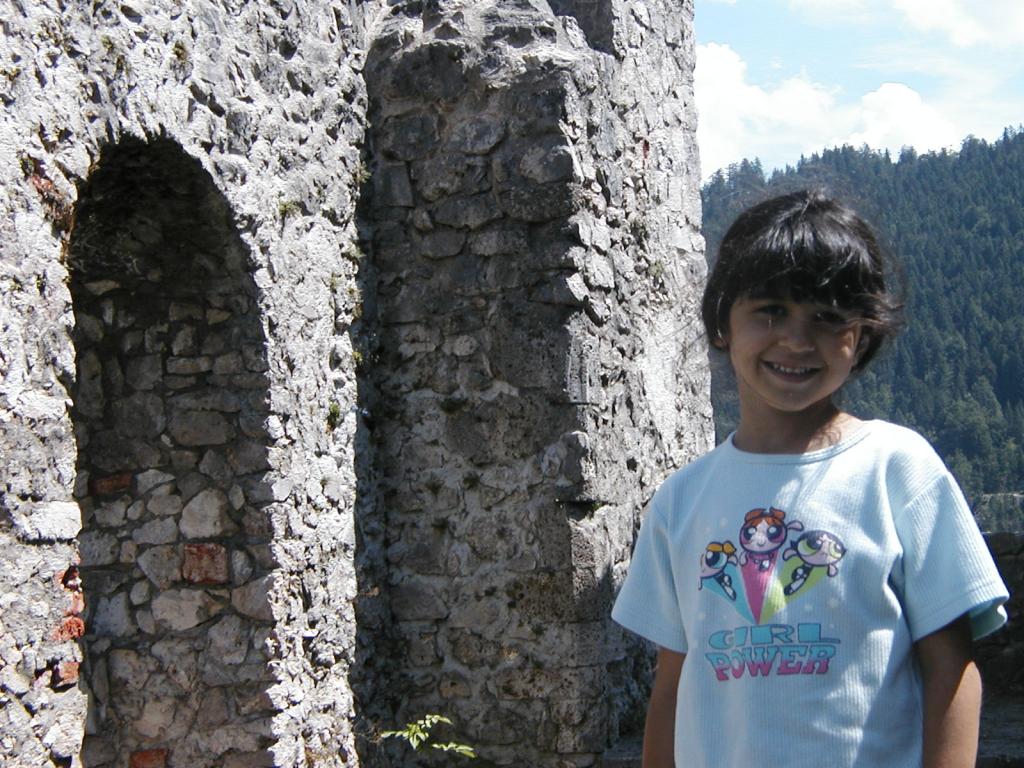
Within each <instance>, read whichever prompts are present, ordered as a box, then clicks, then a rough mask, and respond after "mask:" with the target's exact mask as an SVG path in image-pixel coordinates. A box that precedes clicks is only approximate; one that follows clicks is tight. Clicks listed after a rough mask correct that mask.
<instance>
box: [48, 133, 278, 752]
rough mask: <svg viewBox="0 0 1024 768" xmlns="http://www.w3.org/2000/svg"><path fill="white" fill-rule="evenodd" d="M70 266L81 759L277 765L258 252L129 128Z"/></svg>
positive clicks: (93, 196) (96, 184)
mask: <svg viewBox="0 0 1024 768" xmlns="http://www.w3.org/2000/svg"><path fill="white" fill-rule="evenodd" d="M68 263H69V269H70V277H71V294H72V301H73V306H74V312H75V321H76V330H75V338H74V342H75V352H76V360H77V383H76V387H75V391H74V397H73V399H74V406H73V418H74V421H75V430H76V438H77V441H78V472H79V482H78V483H77V486H76V488H77V495H78V499H79V502H80V504H81V506H82V510H83V521H84V527H83V533H82V535H81V538H80V549H81V566H80V571H81V577H82V583H83V590H84V592H85V598H86V627H87V633H86V636H85V637H84V638H83V645H84V647H83V651H84V654H83V655H84V658H85V664H84V667H83V672H84V673H83V675H82V680H83V683H84V684H85V685H86V687H87V689H88V692H89V694H90V697H89V700H90V707H89V715H88V720H87V724H86V734H87V735H86V740H85V744H84V748H83V753H82V759H83V763H84V764H85V765H87V766H106V765H111V766H114V765H117V766H124V765H129V764H131V765H135V764H145V765H172V764H173V765H193V766H200V765H225V764H233V762H238V763H239V764H252V765H257V764H263V763H262V762H260V761H258V760H257V759H256V757H257V755H265V754H266V752H265V750H266V749H267V748H268V747H269V745H270V733H271V728H270V718H271V717H272V714H273V712H272V708H271V705H270V703H269V698H268V696H267V689H268V687H269V685H270V684H271V682H272V681H271V680H270V671H269V668H268V663H267V662H268V660H267V658H266V651H265V647H266V640H267V636H268V634H269V632H270V628H271V622H270V620H271V616H270V615H269V609H267V608H266V607H265V605H266V601H265V600H260V599H259V597H260V594H259V593H260V592H261V590H262V591H263V592H264V593H265V589H264V588H263V587H264V585H265V584H266V578H265V577H266V576H267V574H268V573H269V572H270V570H271V568H272V563H271V562H270V558H269V547H268V540H269V535H268V528H267V523H266V520H265V514H264V510H263V505H264V504H265V503H266V498H265V493H263V492H262V491H261V488H262V486H263V483H262V479H263V474H264V472H265V470H266V469H267V467H268V463H267V442H268V439H267V437H266V434H265V432H264V429H263V424H264V422H265V416H266V411H267V387H268V385H267V374H266V370H267V364H266V351H265V349H266V344H265V333H264V327H263V321H262V318H261V313H260V308H259V304H258V301H257V292H256V288H255V285H254V283H253V280H252V277H251V269H250V263H249V257H248V252H247V249H246V247H245V245H244V244H243V242H242V240H241V238H240V237H239V234H238V232H237V230H236V228H235V226H234V223H233V221H232V215H231V210H230V206H229V205H228V203H227V201H226V199H225V198H224V196H223V195H222V194H221V193H220V192H219V191H218V190H217V188H216V186H215V185H214V182H213V179H212V178H211V177H210V175H209V174H208V173H207V172H206V171H205V170H203V168H202V166H201V165H200V163H199V162H198V161H196V160H195V159H194V158H191V157H189V156H188V155H187V154H186V153H185V152H184V151H183V150H182V149H181V147H180V146H179V145H178V144H176V143H174V142H173V141H169V140H166V139H158V140H153V141H150V142H142V141H136V140H125V141H122V142H120V143H118V144H116V145H111V146H109V147H107V148H106V149H105V150H104V151H103V153H102V155H101V158H100V161H99V163H98V164H97V165H96V166H95V169H94V171H93V172H92V174H91V175H90V178H89V180H88V181H87V183H86V184H85V185H84V187H83V189H82V191H81V196H80V199H79V202H78V205H77V207H76V211H75V225H74V229H73V231H72V235H71V240H70V243H69V249H68ZM140 761H141V762H140ZM246 761H248V762H246Z"/></svg>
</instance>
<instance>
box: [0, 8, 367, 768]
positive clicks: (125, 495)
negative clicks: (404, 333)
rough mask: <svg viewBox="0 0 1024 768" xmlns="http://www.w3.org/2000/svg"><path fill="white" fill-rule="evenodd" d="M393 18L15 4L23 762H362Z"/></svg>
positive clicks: (14, 487)
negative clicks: (362, 510)
mask: <svg viewBox="0 0 1024 768" xmlns="http://www.w3.org/2000/svg"><path fill="white" fill-rule="evenodd" d="M378 7H379V4H377V3H361V4H351V5H349V4H337V3H327V2H320V1H319V0H304V1H303V2H275V3H259V2H254V3H205V2H189V3H180V2H174V1H172V0H166V1H164V0H154V1H153V2H147V3H144V4H133V3H128V4H124V3H104V2H99V3H90V4H83V3H63V2H49V0H39V2H33V3H28V4H25V3H21V4H19V3H14V4H8V5H7V6H5V8H6V11H5V13H4V25H5V26H4V35H3V36H2V38H0V101H2V103H3V112H2V115H0V160H2V162H0V187H2V189H3V195H0V457H2V463H3V470H4V477H3V481H2V483H0V553H2V555H3V556H2V557H0V594H2V598H0V726H2V727H0V731H2V734H0V762H3V764H4V765H12V766H31V767H32V768H38V767H39V766H45V765H70V764H78V762H79V761H81V762H82V763H83V764H85V765H91V766H100V765H118V766H123V765H132V766H142V765H145V766H162V765H178V764H188V765H196V766H201V765H217V766H232V765H235V766H246V767H247V768H248V766H254V765H264V764H274V765H280V766H298V765H308V764H316V765H323V766H330V765H343V764H348V765H351V764H353V762H354V761H355V760H356V757H355V739H354V734H353V729H354V725H353V719H354V714H355V710H356V705H355V703H354V699H353V695H352V692H351V686H350V683H349V673H350V672H351V670H352V667H353V666H354V664H355V656H356V650H355V647H356V622H355V618H354V608H353V601H354V598H355V595H356V593H357V590H358V579H359V576H358V574H357V572H356V566H355V563H356V552H355V550H356V547H357V535H356V521H355V515H356V511H355V497H356V492H357V489H356V485H357V479H356V471H355V466H356V459H355V443H356V440H357V431H358V427H357V415H356V414H357V411H358V407H357V401H358V394H357V388H358V387H357V380H356V374H355V365H354V360H353V356H352V347H351V343H350V341H349V333H348V324H349V323H350V321H351V319H352V316H353V314H354V313H355V311H356V307H357V305H358V302H357V301H355V300H354V299H353V297H355V296H357V295H358V288H357V286H356V277H355V275H356V271H357V265H356V263H355V261H354V260H353V259H352V258H351V257H350V256H346V254H351V252H352V251H353V248H354V246H353V244H354V242H355V241H356V235H357V233H356V229H355V222H354V216H355V201H356V200H357V199H358V194H359V185H360V179H361V168H360V146H361V142H362V138H363V111H364V109H365V96H364V89H363V86H362V80H361V77H360V76H359V71H360V69H361V66H362V63H361V60H362V55H363V51H364V50H365V47H364V43H363V40H362V37H363V34H364V29H365V26H366V24H365V23H364V20H363V15H364V14H366V15H367V16H368V17H372V16H373V14H374V13H375V12H376V10H377V9H378ZM76 216H77V217H78V218H76ZM76 369H77V370H76ZM80 530H81V535H79V534H80ZM370 556H371V557H372V552H371V553H370ZM79 558H81V561H79ZM86 737H87V738H86ZM83 739H84V749H83V748H82V746H83Z"/></svg>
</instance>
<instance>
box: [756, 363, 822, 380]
mask: <svg viewBox="0 0 1024 768" xmlns="http://www.w3.org/2000/svg"><path fill="white" fill-rule="evenodd" d="M765 365H766V366H767V367H768V368H769V369H770V370H772V371H775V372H776V373H780V374H782V375H783V376H809V375H810V374H812V373H816V372H817V371H818V369H817V368H790V367H789V366H786V365H779V364H778V363H770V362H767V361H766V362H765Z"/></svg>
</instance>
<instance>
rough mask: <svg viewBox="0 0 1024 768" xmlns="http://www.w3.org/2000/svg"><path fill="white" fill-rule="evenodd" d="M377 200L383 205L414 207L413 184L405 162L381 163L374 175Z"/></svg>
mask: <svg viewBox="0 0 1024 768" xmlns="http://www.w3.org/2000/svg"><path fill="white" fill-rule="evenodd" d="M373 183H374V187H375V194H376V195H377V202H379V203H380V204H381V205H391V206H398V207H402V208H412V206H413V196H412V185H411V184H410V183H409V169H408V166H406V164H405V163H381V164H380V166H379V167H378V168H377V172H376V173H375V174H374V176H373Z"/></svg>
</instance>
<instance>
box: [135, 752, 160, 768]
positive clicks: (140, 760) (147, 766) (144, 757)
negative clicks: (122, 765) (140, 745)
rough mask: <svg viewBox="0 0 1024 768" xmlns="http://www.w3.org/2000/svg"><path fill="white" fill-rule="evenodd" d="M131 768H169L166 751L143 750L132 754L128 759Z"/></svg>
mask: <svg viewBox="0 0 1024 768" xmlns="http://www.w3.org/2000/svg"><path fill="white" fill-rule="evenodd" d="M128 766H129V768H167V750H166V749H142V750H139V751H138V752H132V754H131V757H129V758H128Z"/></svg>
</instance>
